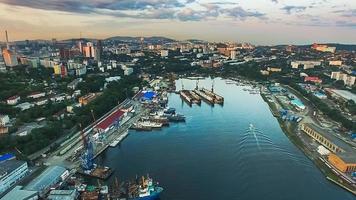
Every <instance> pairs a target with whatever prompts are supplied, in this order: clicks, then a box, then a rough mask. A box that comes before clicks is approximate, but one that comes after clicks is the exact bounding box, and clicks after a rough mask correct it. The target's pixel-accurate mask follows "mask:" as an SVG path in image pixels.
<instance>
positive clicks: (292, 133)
mask: <svg viewBox="0 0 356 200" xmlns="http://www.w3.org/2000/svg"><path fill="white" fill-rule="evenodd" d="M260 95H261V97H262V99H263V100H264V101H265V102H266V103H267V105H268V107H269V109H270V111H271V114H272V115H273V116H274V117H275V118H276V119H277V121H278V123H279V126H280V127H281V129H282V131H283V133H284V134H285V135H286V136H287V137H288V139H289V140H290V141H291V142H292V143H293V144H294V145H295V146H296V147H297V148H298V149H299V150H301V151H302V152H303V154H304V155H305V156H306V157H307V158H308V159H309V160H311V161H312V162H313V163H314V165H315V166H316V167H317V168H318V169H319V171H320V172H321V173H323V175H324V176H325V178H326V179H327V180H329V181H330V182H332V183H334V184H336V185H338V186H339V187H341V188H342V189H344V190H346V191H348V192H350V193H351V194H353V195H355V196H356V190H355V189H353V188H352V187H350V186H349V185H346V184H344V182H342V183H340V182H339V181H338V179H340V178H339V176H337V175H336V174H335V173H334V172H332V170H331V169H330V168H329V167H328V166H327V165H326V164H325V163H323V162H322V161H321V160H320V157H317V158H315V157H313V155H312V153H311V152H310V150H309V149H307V148H306V147H305V145H304V143H303V141H302V140H301V139H300V138H299V136H297V134H296V129H297V127H298V126H297V125H296V124H290V123H285V122H284V121H283V120H282V119H281V118H279V117H278V116H275V114H274V113H276V112H278V111H277V110H276V108H275V106H274V105H273V104H271V103H270V102H269V101H268V100H267V98H266V96H265V95H264V94H262V93H260Z"/></svg>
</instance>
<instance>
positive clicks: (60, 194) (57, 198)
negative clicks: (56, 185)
mask: <svg viewBox="0 0 356 200" xmlns="http://www.w3.org/2000/svg"><path fill="white" fill-rule="evenodd" d="M77 198H78V192H77V190H75V189H74V190H52V191H51V192H50V193H49V195H48V197H47V199H48V200H75V199H77Z"/></svg>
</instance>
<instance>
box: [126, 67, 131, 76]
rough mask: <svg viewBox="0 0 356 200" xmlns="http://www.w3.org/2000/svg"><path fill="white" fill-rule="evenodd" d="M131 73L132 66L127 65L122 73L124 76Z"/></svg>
mask: <svg viewBox="0 0 356 200" xmlns="http://www.w3.org/2000/svg"><path fill="white" fill-rule="evenodd" d="M132 73H133V68H130V67H128V68H126V69H125V70H124V75H125V76H129V75H131V74H132Z"/></svg>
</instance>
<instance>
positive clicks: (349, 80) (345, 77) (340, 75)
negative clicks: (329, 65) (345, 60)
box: [330, 72, 356, 87]
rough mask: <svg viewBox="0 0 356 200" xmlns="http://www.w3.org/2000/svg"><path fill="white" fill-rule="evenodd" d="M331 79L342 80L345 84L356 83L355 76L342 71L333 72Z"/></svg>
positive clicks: (351, 84)
mask: <svg viewBox="0 0 356 200" xmlns="http://www.w3.org/2000/svg"><path fill="white" fill-rule="evenodd" d="M330 77H331V79H335V80H342V81H344V84H345V85H347V86H350V87H352V86H353V85H354V84H355V81H356V78H355V76H351V75H348V74H345V73H342V72H331V76H330Z"/></svg>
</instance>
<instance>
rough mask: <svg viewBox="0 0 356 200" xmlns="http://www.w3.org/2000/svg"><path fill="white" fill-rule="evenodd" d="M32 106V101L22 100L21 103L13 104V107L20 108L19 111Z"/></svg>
mask: <svg viewBox="0 0 356 200" xmlns="http://www.w3.org/2000/svg"><path fill="white" fill-rule="evenodd" d="M33 106H34V104H32V103H29V102H24V103H21V104H19V105H17V106H15V108H20V109H21V111H24V110H28V109H30V108H32V107H33Z"/></svg>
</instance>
